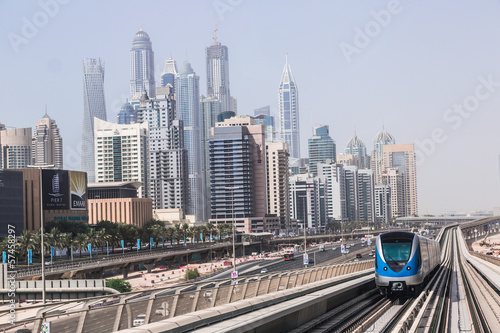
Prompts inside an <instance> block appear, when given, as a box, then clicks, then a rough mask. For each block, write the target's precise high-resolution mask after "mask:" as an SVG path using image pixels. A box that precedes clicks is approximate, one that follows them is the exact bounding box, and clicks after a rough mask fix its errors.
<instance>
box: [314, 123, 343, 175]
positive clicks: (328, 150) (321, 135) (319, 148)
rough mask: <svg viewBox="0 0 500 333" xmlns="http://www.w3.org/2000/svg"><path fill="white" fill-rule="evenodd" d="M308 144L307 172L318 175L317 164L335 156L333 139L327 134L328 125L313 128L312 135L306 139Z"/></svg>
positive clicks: (333, 158)
mask: <svg viewBox="0 0 500 333" xmlns="http://www.w3.org/2000/svg"><path fill="white" fill-rule="evenodd" d="M308 145H309V172H310V173H312V174H313V175H314V176H317V175H318V171H317V170H318V169H317V164H318V163H325V162H326V160H328V159H330V160H333V161H335V158H336V157H337V156H336V155H337V152H336V147H335V141H333V139H332V138H331V137H330V135H329V127H328V125H322V126H317V127H315V128H314V135H313V137H312V138H310V139H309V141H308Z"/></svg>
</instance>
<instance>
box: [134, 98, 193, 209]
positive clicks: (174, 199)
mask: <svg viewBox="0 0 500 333" xmlns="http://www.w3.org/2000/svg"><path fill="white" fill-rule="evenodd" d="M175 105H176V103H175V100H174V96H173V94H172V93H170V94H168V95H158V96H157V98H156V99H149V98H148V97H147V94H143V96H142V97H141V101H140V107H139V108H138V109H137V121H138V122H139V123H143V122H144V123H149V158H150V159H149V165H150V175H149V176H150V178H149V179H150V183H149V188H150V198H151V199H153V209H182V213H183V215H184V214H185V213H186V212H187V211H188V206H187V203H188V198H189V192H188V190H189V187H188V165H187V163H188V157H187V151H186V149H185V148H184V124H183V122H182V120H180V119H178V117H177V114H176V109H175Z"/></svg>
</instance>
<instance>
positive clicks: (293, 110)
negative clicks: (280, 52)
mask: <svg viewBox="0 0 500 333" xmlns="http://www.w3.org/2000/svg"><path fill="white" fill-rule="evenodd" d="M279 117H280V133H281V138H282V139H283V140H284V141H285V142H286V143H287V144H288V147H289V148H290V157H293V158H300V126H299V124H300V123H299V92H298V90H297V84H296V83H295V79H294V78H293V74H292V69H291V68H290V65H289V64H288V58H287V61H286V63H285V68H283V74H282V75H281V82H280V87H279Z"/></svg>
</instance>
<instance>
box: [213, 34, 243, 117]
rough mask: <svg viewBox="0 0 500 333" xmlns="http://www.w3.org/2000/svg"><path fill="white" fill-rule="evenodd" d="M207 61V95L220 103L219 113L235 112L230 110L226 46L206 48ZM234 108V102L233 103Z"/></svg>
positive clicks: (215, 41) (217, 43) (215, 40)
mask: <svg viewBox="0 0 500 333" xmlns="http://www.w3.org/2000/svg"><path fill="white" fill-rule="evenodd" d="M206 58H207V59H206V60H207V95H208V97H211V96H213V97H215V98H217V99H218V100H219V101H220V103H221V111H235V112H236V110H233V109H232V108H231V93H230V91H229V55H228V50H227V46H225V45H222V44H221V43H220V42H217V36H216V35H215V33H214V44H213V45H211V46H209V47H207V48H206ZM233 107H234V102H233Z"/></svg>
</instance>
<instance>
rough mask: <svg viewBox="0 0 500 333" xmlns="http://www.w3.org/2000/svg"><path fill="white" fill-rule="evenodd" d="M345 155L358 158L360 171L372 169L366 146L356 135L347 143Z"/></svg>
mask: <svg viewBox="0 0 500 333" xmlns="http://www.w3.org/2000/svg"><path fill="white" fill-rule="evenodd" d="M345 153H346V154H352V155H357V156H358V159H357V160H358V165H357V167H358V169H368V168H369V167H370V157H369V156H368V155H366V146H365V144H364V143H363V141H361V139H360V138H359V137H358V136H357V135H356V133H354V136H353V137H352V138H351V139H350V140H349V142H347V146H346V148H345Z"/></svg>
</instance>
